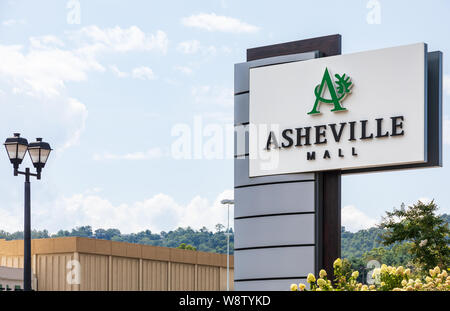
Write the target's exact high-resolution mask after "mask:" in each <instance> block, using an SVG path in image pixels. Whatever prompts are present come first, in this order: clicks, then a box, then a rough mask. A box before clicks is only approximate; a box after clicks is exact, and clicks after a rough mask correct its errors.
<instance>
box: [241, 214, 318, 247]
mask: <svg viewBox="0 0 450 311" xmlns="http://www.w3.org/2000/svg"><path fill="white" fill-rule="evenodd" d="M314 227H315V226H314V214H300V215H283V216H267V217H256V218H244V219H235V220H234V231H235V239H234V248H235V249H238V248H247V247H258V246H279V245H300V244H314V240H315V238H314V235H315V230H314Z"/></svg>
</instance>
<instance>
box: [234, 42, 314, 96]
mask: <svg viewBox="0 0 450 311" xmlns="http://www.w3.org/2000/svg"><path fill="white" fill-rule="evenodd" d="M317 57H319V51H313V52H306V53H299V54H291V55H283V56H276V57H268V58H263V59H258V60H254V61H251V62H245V63H239V64H235V65H234V94H238V93H243V92H248V91H249V69H250V68H253V67H260V66H266V65H274V64H283V63H290V62H296V61H302V60H308V59H313V58H317Z"/></svg>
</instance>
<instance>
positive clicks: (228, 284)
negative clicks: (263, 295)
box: [227, 204, 230, 292]
mask: <svg viewBox="0 0 450 311" xmlns="http://www.w3.org/2000/svg"><path fill="white" fill-rule="evenodd" d="M227 206H228V217H227V219H228V222H227V292H228V291H230V204H227Z"/></svg>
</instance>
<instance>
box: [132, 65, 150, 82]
mask: <svg viewBox="0 0 450 311" xmlns="http://www.w3.org/2000/svg"><path fill="white" fill-rule="evenodd" d="M131 74H132V76H133V78H136V79H141V80H154V79H156V76H155V74H154V73H153V70H151V69H150V68H148V67H137V68H134V69H133V71H132V73H131Z"/></svg>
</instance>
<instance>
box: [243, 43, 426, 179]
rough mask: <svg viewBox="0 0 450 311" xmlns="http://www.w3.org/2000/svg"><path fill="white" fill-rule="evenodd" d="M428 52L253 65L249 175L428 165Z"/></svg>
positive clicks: (411, 48) (418, 48)
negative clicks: (255, 66) (416, 164)
mask: <svg viewBox="0 0 450 311" xmlns="http://www.w3.org/2000/svg"><path fill="white" fill-rule="evenodd" d="M426 49H427V48H426V45H425V44H424V43H419V44H414V45H408V46H402V47H396V48H388V49H382V50H375V51H368V52H362V53H355V54H348V55H339V56H332V57H325V58H318V59H313V60H307V61H300V62H293V63H287V64H279V65H272V66H265V67H257V68H251V69H250V108H249V109H250V124H249V157H250V163H249V176H250V177H256V176H264V175H274V174H286V173H302V172H315V171H324V170H336V169H342V170H348V169H360V168H368V167H381V166H388V165H403V164H413V163H424V162H426V160H427V159H426V108H427V107H426V95H427V94H426V87H425V84H426V55H427V51H426Z"/></svg>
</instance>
